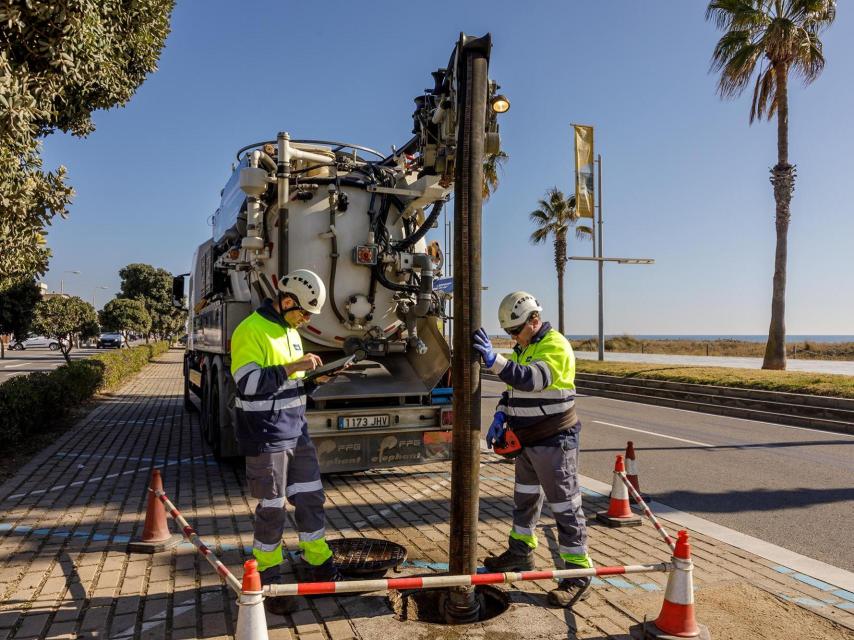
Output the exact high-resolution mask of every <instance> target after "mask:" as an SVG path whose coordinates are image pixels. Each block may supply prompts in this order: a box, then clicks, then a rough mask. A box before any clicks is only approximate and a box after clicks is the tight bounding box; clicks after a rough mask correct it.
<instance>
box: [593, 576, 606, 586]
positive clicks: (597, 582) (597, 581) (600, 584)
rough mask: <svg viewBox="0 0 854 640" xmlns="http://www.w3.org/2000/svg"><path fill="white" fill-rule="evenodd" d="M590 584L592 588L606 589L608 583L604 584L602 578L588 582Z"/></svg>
mask: <svg viewBox="0 0 854 640" xmlns="http://www.w3.org/2000/svg"><path fill="white" fill-rule="evenodd" d="M590 584H592V585H593V586H594V587H607V586H608V583H607V582H605V581H604V580H603V579H602V578H593V580H591V581H590Z"/></svg>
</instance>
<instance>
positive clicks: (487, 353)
mask: <svg viewBox="0 0 854 640" xmlns="http://www.w3.org/2000/svg"><path fill="white" fill-rule="evenodd" d="M473 340H474V345H472V346H474V350H475V351H477V352H478V353H480V355H481V357H482V358H483V364H485V365H486V367H487V368H489V367H491V366H492V365H494V364H495V358H497V357H498V354H497V353H495V349H494V348H493V347H492V343H491V342H490V341H489V336H488V335H486V331H484V330H483V329H482V328H481V329H478V330H477V331H475V332H474V336H473Z"/></svg>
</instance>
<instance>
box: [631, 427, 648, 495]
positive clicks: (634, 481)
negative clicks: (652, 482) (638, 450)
mask: <svg viewBox="0 0 854 640" xmlns="http://www.w3.org/2000/svg"><path fill="white" fill-rule="evenodd" d="M626 480H628V481H629V484H630V485H632V486H633V487H634V489H635V491H637V492H638V494H639V495H640V497H641V498H643V499H644V501H648V500H649V496H646V495H644V494H642V493H641V490H640V481H639V480H638V461H637V457H636V456H635V443H634V442H632V441H631V440H629V441H628V442H627V443H626ZM629 500H631V501H632V504H637V500H635V497H634V496H629Z"/></svg>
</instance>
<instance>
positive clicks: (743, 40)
mask: <svg viewBox="0 0 854 640" xmlns="http://www.w3.org/2000/svg"><path fill="white" fill-rule="evenodd" d="M706 18H707V19H709V20H712V21H713V22H714V23H715V25H716V26H717V27H718V29H721V30H722V31H723V32H724V34H723V36H721V39H720V40H719V41H718V43H717V45H715V50H714V53H713V54H712V71H719V72H720V74H721V76H720V81H719V82H718V92H719V93H720V95H721V97H722V98H733V97H736V96H739V95H741V93H742V92H743V91H744V90H745V89H746V88H747V86H748V85H749V84H750V80H751V78H753V76H754V75H755V76H756V81H755V84H754V87H753V100H752V101H751V105H750V122H751V123H753V121H754V119H756V118H759V119H762V118H763V117H766V118H768V119H769V120H770V119H771V118H772V117H773V116H777V164H776V165H774V167H773V168H772V169H771V185H772V186H773V188H774V201H775V203H776V212H775V223H776V224H775V226H776V231H777V246H776V250H775V252H774V280H773V285H772V292H771V324H770V326H769V328H768V342H767V343H766V346H765V359H764V361H763V363H762V368H763V369H785V368H786V325H785V317H786V262H787V259H788V233H789V220H790V219H791V209H790V205H791V201H792V193H793V192H794V190H795V167H794V165H792V164H789V73H790V72H792V71H794V73H795V74H796V75H798V76H800V77H801V78H802V79H803V81H804V84H810V83H811V82H812V81H813V80H815V79H816V78H818V76H819V75H821V72H822V70H823V69H824V52H823V46H822V43H821V40H819V35H820V34H821V32H822V31H823V30H824V29H825V28H827V27H828V26H829V25H830V24H831V23H832V22H833V21H834V19H835V18H836V0H713V1H712V2H710V3H709V6H708V8H707V9H706Z"/></svg>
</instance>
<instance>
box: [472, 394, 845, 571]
mask: <svg viewBox="0 0 854 640" xmlns="http://www.w3.org/2000/svg"><path fill="white" fill-rule="evenodd" d="M501 389H502V385H500V384H499V383H497V382H492V381H488V380H485V381H484V382H483V395H484V399H483V412H482V421H483V427H482V428H483V431H484V432H485V431H486V429H487V427H488V426H489V424H490V422H491V419H492V412H493V410H494V407H495V404H496V400H495V398H496V397H497V395H498V394H499V393H500V391H501ZM577 410H578V413H579V416H580V418H581V421H582V424H583V427H582V432H581V433H582V435H581V456H580V462H581V464H580V472H581V473H582V474H583V475H585V476H589V477H591V478H595V479H596V480H600V481H602V482H606V483H608V484H610V483H611V479H612V473H613V469H614V459H615V456H616V454H618V453H624V451H625V447H626V441H627V440H632V441H633V442H634V444H635V451H636V452H637V456H638V463H639V477H640V485H641V491H642V492H643V493H644V494H650V495H651V496H652V497H653V498H654V499H655V500H657V501H658V502H661V503H663V504H666V505H668V506H671V507H675V508H677V509H680V510H682V511H686V512H689V513H692V514H694V515H697V516H699V517H702V518H705V519H707V520H711V521H712V522H716V523H718V524H721V525H724V526H726V527H729V528H731V529H734V530H736V531H739V532H741V533H745V534H748V535H751V536H754V537H756V538H759V539H762V540H765V541H768V542H771V543H774V544H776V545H779V546H781V547H784V548H786V549H790V550H792V551H795V552H797V553H800V554H803V555H805V556H809V557H811V558H815V559H817V560H822V561H824V562H827V563H829V564H831V565H834V566H837V567H841V568H843V569H846V570H848V571H854V542H852V540H854V537H852V531H854V436H848V435H842V434H836V433H829V432H823V431H817V430H813V429H803V428H798V427H786V426H782V425H777V424H769V423H765V422H757V421H753V420H742V419H738V418H728V417H723V416H714V415H708V414H703V413H694V412H689V411H682V410H678V409H669V408H665V407H655V406H650V405H643V404H637V403H632V402H624V401H620V400H612V399H609V398H599V397H592V396H580V397H579V398H578V401H577ZM723 560H725V559H723Z"/></svg>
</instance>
